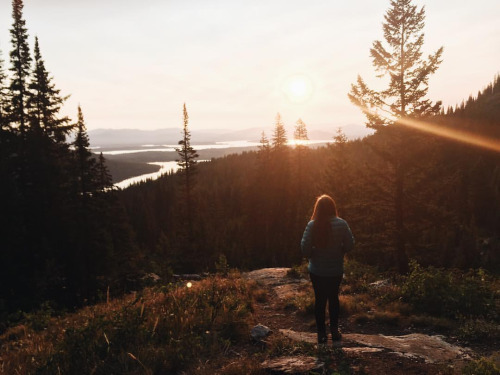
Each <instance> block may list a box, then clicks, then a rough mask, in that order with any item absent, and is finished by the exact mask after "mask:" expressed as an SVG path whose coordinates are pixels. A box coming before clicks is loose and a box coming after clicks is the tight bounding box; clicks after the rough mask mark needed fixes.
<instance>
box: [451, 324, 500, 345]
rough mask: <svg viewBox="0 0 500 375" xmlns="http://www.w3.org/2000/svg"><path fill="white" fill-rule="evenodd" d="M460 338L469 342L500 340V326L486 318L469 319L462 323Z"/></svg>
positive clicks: (459, 331)
mask: <svg viewBox="0 0 500 375" xmlns="http://www.w3.org/2000/svg"><path fill="white" fill-rule="evenodd" d="M458 338H460V339H461V340H463V341H468V342H482V343H485V342H491V343H495V342H497V341H499V340H500V326H499V325H498V324H496V323H491V322H488V321H485V320H484V319H469V320H465V321H463V322H462V323H461V324H460V327H459V328H458Z"/></svg>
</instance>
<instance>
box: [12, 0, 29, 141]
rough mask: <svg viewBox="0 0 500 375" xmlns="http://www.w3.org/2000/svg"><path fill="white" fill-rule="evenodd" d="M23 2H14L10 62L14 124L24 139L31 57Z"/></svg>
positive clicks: (15, 0)
mask: <svg viewBox="0 0 500 375" xmlns="http://www.w3.org/2000/svg"><path fill="white" fill-rule="evenodd" d="M23 7H24V5H23V2H22V0H13V1H12V17H13V18H14V23H13V24H12V29H11V30H10V35H11V43H12V51H11V52H10V61H11V65H12V66H11V68H10V70H11V71H12V81H11V84H10V91H11V95H12V122H14V123H15V124H16V125H17V126H18V127H19V131H20V133H21V136H22V137H23V138H24V135H25V133H26V127H27V126H28V124H27V101H28V98H29V94H30V92H29V89H28V79H29V75H30V67H31V61H32V60H31V55H30V49H29V45H28V30H27V29H26V21H25V20H24V19H23Z"/></svg>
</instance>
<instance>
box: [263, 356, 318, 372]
mask: <svg viewBox="0 0 500 375" xmlns="http://www.w3.org/2000/svg"><path fill="white" fill-rule="evenodd" d="M324 365H325V364H324V363H323V362H322V361H320V360H318V359H317V358H315V357H308V356H296V357H279V358H274V359H268V360H267V361H264V362H262V364H261V366H262V368H263V369H265V370H267V371H268V372H270V373H274V374H309V373H311V371H317V370H321V369H322V368H323V367H324Z"/></svg>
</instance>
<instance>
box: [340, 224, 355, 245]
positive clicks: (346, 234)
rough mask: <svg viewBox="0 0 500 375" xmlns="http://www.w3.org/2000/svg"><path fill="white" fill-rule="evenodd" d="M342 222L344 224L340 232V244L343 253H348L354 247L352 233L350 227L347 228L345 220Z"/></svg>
mask: <svg viewBox="0 0 500 375" xmlns="http://www.w3.org/2000/svg"><path fill="white" fill-rule="evenodd" d="M344 223H345V226H344V230H343V234H342V246H343V249H344V253H348V252H349V251H351V250H352V248H353V247H354V236H353V235H352V232H351V228H349V225H348V224H347V222H344Z"/></svg>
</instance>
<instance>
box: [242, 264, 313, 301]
mask: <svg viewBox="0 0 500 375" xmlns="http://www.w3.org/2000/svg"><path fill="white" fill-rule="evenodd" d="M289 270H290V268H263V269H260V270H255V271H251V272H246V273H245V274H243V277H245V278H247V279H250V280H255V281H257V282H259V283H261V284H263V285H265V286H267V287H270V288H272V289H273V290H274V292H275V293H276V295H277V296H278V298H279V299H281V300H287V299H290V298H292V297H294V296H295V295H296V294H297V291H298V289H299V288H300V287H301V286H303V285H307V284H309V283H310V282H309V281H307V280H303V279H292V278H289V277H287V276H286V274H287V272H288V271H289Z"/></svg>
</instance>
